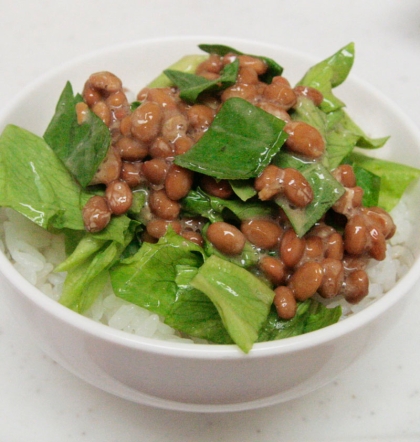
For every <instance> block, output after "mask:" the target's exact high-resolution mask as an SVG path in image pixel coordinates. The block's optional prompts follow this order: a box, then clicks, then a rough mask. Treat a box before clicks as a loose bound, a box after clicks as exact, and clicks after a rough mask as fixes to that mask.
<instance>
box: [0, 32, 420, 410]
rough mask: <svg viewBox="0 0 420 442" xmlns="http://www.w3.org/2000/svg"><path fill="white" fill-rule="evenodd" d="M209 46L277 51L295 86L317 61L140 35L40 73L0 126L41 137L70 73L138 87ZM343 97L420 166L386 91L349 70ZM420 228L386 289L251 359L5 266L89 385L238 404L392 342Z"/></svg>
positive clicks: (401, 157)
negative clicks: (112, 312) (84, 311)
mask: <svg viewBox="0 0 420 442" xmlns="http://www.w3.org/2000/svg"><path fill="white" fill-rule="evenodd" d="M211 42H214V43H223V44H227V45H230V46H233V47H236V48H238V49H240V50H242V51H244V52H248V53H253V54H260V55H265V56H268V57H272V58H274V59H275V60H276V61H278V62H279V63H280V64H281V65H282V66H284V67H285V76H286V77H287V78H288V79H290V80H291V81H292V83H293V82H295V81H297V80H299V79H300V78H301V76H302V75H303V73H304V72H305V71H306V70H307V68H308V67H310V66H311V65H312V64H313V63H314V62H317V61H319V60H313V59H311V58H308V57H307V56H305V55H302V54H297V53H295V52H292V51H289V50H287V49H284V48H281V47H277V46H273V45H268V44H259V43H255V42H251V41H244V40H237V39H230V38H223V39H219V38H214V37H194V38H168V39H159V40H148V41H141V42H133V43H129V44H125V45H121V46H115V47H112V48H108V49H105V50H102V51H99V52H96V53H94V54H90V55H89V56H85V57H83V58H80V59H77V60H75V61H72V62H70V63H67V64H66V65H64V66H61V67H60V68H59V69H57V70H55V71H53V72H50V73H48V74H47V75H45V76H43V77H42V78H40V79H39V80H37V81H36V82H35V83H33V84H32V85H30V86H29V87H27V88H26V89H25V90H24V91H23V92H22V93H21V94H20V96H19V97H17V98H16V100H15V101H14V102H13V103H12V104H11V105H10V106H8V107H7V108H6V109H4V110H3V112H2V113H1V115H0V131H1V130H3V128H4V126H5V125H6V124H8V123H13V124H16V125H19V126H22V127H24V128H26V129H28V130H31V131H33V132H35V133H38V134H39V135H41V134H42V133H43V132H44V130H45V128H46V126H47V124H48V122H49V120H50V118H51V116H52V114H53V112H54V108H55V104H56V101H57V99H58V96H59V94H60V92H61V90H62V88H63V86H64V84H65V82H66V81H67V80H70V81H71V83H72V85H73V87H74V90H75V91H81V90H82V87H83V84H84V82H85V80H86V79H87V78H88V76H89V75H90V74H91V73H92V72H96V71H100V70H109V71H111V72H113V73H115V74H116V75H118V76H119V77H120V78H121V79H122V80H123V83H124V85H125V86H126V87H128V88H130V89H131V90H133V91H138V90H140V89H141V87H142V86H143V85H145V84H147V83H148V82H149V81H150V80H151V79H153V78H154V77H155V76H156V75H157V74H159V73H160V72H161V71H162V70H163V69H164V68H166V67H167V66H169V65H170V64H172V63H173V62H174V61H176V60H177V59H179V58H180V57H181V56H183V55H185V54H188V53H197V52H198V51H199V50H198V48H197V44H199V43H211ZM337 49H339V48H337ZM360 50H363V48H361V49H360ZM325 55H326V56H328V55H330V54H325ZM338 95H339V96H340V98H342V99H343V101H344V102H346V103H347V107H348V109H349V113H350V115H351V116H353V118H354V119H355V120H356V122H362V123H363V124H362V126H363V128H364V129H365V130H367V131H369V132H370V133H371V134H372V135H373V136H384V135H387V134H390V135H391V136H392V137H391V140H390V141H389V143H388V144H387V147H386V148H383V149H381V151H380V155H381V156H382V157H383V158H389V159H393V160H395V161H398V162H402V163H405V164H409V165H414V166H417V167H419V166H420V160H419V158H420V134H419V132H418V130H417V128H416V127H415V126H414V125H413V124H412V123H410V121H409V120H408V118H407V117H406V116H405V115H404V114H403V113H402V112H401V111H399V110H398V109H397V108H396V106H395V105H394V104H392V103H391V102H390V101H389V100H388V99H387V98H386V97H384V96H382V95H381V94H380V93H378V92H377V91H375V90H374V89H373V88H372V87H370V86H369V85H366V84H365V83H363V82H362V81H360V80H356V79H355V78H354V77H352V76H350V78H349V79H347V80H346V82H345V84H344V85H343V86H340V88H339V92H338ZM401 146H404V149H400V147H401ZM413 210H419V209H415V208H413ZM414 216H418V214H414ZM416 229H417V232H413V234H412V237H411V238H410V242H412V243H413V244H414V246H413V253H414V255H415V257H416V261H415V263H414V265H413V266H412V267H411V268H410V270H409V271H408V272H407V273H406V274H405V276H403V277H402V278H401V279H400V281H399V282H398V283H397V285H396V286H395V287H394V288H393V289H391V290H390V291H389V292H388V293H387V294H386V295H385V296H383V297H382V298H381V299H379V300H377V301H376V302H375V303H373V304H372V305H370V306H368V307H366V308H365V309H364V310H362V311H361V312H359V313H357V314H355V315H353V316H351V317H349V318H347V319H345V320H343V321H340V322H339V323H337V324H335V325H332V326H330V327H327V328H324V329H321V330H319V331H315V332H312V333H309V334H306V335H302V336H297V337H292V338H288V339H284V340H280V341H274V342H267V343H259V344H256V345H255V346H254V348H253V349H252V350H251V352H250V353H249V354H248V355H245V354H243V353H242V352H241V351H240V350H238V348H237V347H236V346H231V345H225V346H221V345H198V344H185V343H174V342H165V341H158V340H153V339H148V338H142V337H138V336H134V335H130V334H128V333H125V332H121V331H118V330H115V329H112V328H110V327H108V326H105V325H102V324H99V323H96V322H94V321H93V320H90V319H87V318H85V317H83V316H81V315H79V314H77V313H74V312H73V311H70V310H68V309H67V308H65V307H63V306H61V305H60V304H58V303H57V302H55V301H53V300H52V299H50V298H48V297H47V296H46V295H44V294H43V293H41V292H40V291H39V290H38V289H36V288H34V287H33V286H32V285H31V284H30V283H29V282H27V281H26V280H25V279H24V278H23V277H22V276H21V275H20V274H19V273H18V272H17V271H16V270H15V269H14V267H13V266H12V264H11V263H10V262H9V261H8V259H7V258H6V257H5V255H4V254H0V269H1V272H2V273H3V276H4V278H3V279H4V280H5V281H7V282H8V286H9V287H8V288H7V289H6V290H4V295H5V296H4V298H5V299H6V300H7V302H8V304H9V306H10V309H11V311H12V312H13V313H14V315H15V317H16V319H17V321H18V322H19V324H22V326H25V327H27V329H28V330H29V333H30V334H31V335H32V336H33V337H34V338H35V340H36V341H37V342H38V343H39V345H40V347H41V348H42V349H43V350H44V351H45V352H46V353H47V354H48V355H50V356H51V357H52V358H53V359H54V360H56V361H57V362H58V363H60V364H61V365H63V366H64V367H66V368H67V369H68V370H70V371H71V372H73V373H74V374H76V375H77V376H79V377H80V378H82V379H84V380H85V381H87V382H89V383H90V384H92V385H95V386H97V387H99V388H101V389H103V390H105V391H107V392H110V393H113V394H115V395H117V396H120V397H123V398H126V399H128V400H131V401H134V402H137V403H141V404H147V405H151V406H156V407H161V408H167V409H174V410H185V411H200V412H212V411H239V410H246V409H252V408H257V407H262V406H267V405H270V404H275V403H279V402H283V401H287V400H290V399H293V398H296V397H299V396H302V395H304V394H307V393H309V392H311V391H313V390H315V389H317V388H319V387H321V386H323V385H325V384H327V383H329V382H331V381H332V380H333V379H334V378H335V377H336V376H337V375H338V374H339V373H340V372H342V370H344V369H346V368H348V367H349V366H350V365H351V364H352V362H353V361H355V360H356V359H358V358H359V357H360V355H362V354H364V353H366V352H367V351H369V348H371V347H372V346H373V345H375V343H377V342H378V340H380V339H383V338H384V336H385V335H386V331H388V330H389V329H390V328H391V325H392V323H393V322H394V321H397V320H398V312H399V311H400V309H401V308H402V307H403V305H404V302H401V301H402V299H403V298H404V297H405V295H406V294H407V292H408V291H409V289H410V288H411V287H412V286H413V285H414V283H415V281H416V280H417V279H418V275H419V274H420V260H419V258H418V256H419V253H420V247H419V245H418V241H417V238H418V237H419V232H418V230H419V227H418V226H417V227H416ZM411 240H412V241H411ZM368 375H369V374H367V376H368Z"/></svg>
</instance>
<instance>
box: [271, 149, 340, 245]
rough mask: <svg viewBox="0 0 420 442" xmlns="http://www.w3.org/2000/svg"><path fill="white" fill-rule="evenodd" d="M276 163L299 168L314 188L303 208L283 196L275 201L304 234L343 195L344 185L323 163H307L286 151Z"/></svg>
mask: <svg viewBox="0 0 420 442" xmlns="http://www.w3.org/2000/svg"><path fill="white" fill-rule="evenodd" d="M274 163H275V165H276V166H278V167H281V168H286V167H293V168H294V169H297V170H299V171H300V172H301V173H302V175H303V176H304V177H305V178H306V180H307V181H308V182H309V185H310V186H311V188H312V191H313V194H314V198H313V200H312V202H311V203H309V204H308V205H307V206H306V207H303V208H299V207H294V206H291V205H290V204H289V202H288V200H287V199H286V198H284V197H283V196H280V197H278V198H275V202H276V203H277V204H278V205H279V206H280V207H281V208H282V209H283V210H284V212H285V213H286V215H287V217H288V219H289V221H290V222H291V224H292V226H293V228H294V229H295V231H296V233H297V234H298V235H299V236H303V235H304V234H305V233H306V232H307V231H308V230H309V229H310V228H311V227H312V226H313V225H314V224H315V223H316V222H317V221H319V220H320V219H321V218H322V216H323V215H324V214H325V213H326V212H327V210H328V209H329V208H330V207H331V206H332V205H333V204H334V203H335V202H336V201H337V200H338V199H339V198H340V197H341V195H343V193H344V187H343V186H342V185H341V184H340V183H339V182H338V181H337V180H336V179H335V178H334V177H333V176H332V175H331V173H330V172H329V171H328V169H327V168H326V167H325V166H323V165H322V164H321V163H318V162H310V163H306V162H304V161H301V160H299V159H298V158H296V157H294V156H293V155H290V154H288V153H285V152H280V154H279V155H277V156H276V158H275V161H274Z"/></svg>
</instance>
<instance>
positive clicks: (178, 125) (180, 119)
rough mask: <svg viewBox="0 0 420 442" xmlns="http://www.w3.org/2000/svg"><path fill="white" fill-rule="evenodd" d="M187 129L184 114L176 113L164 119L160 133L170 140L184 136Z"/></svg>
mask: <svg viewBox="0 0 420 442" xmlns="http://www.w3.org/2000/svg"><path fill="white" fill-rule="evenodd" d="M187 130H188V120H187V118H186V117H185V115H183V114H181V113H178V114H175V115H173V116H171V117H170V118H168V119H166V120H165V121H164V122H163V125H162V135H163V136H164V137H165V138H166V139H167V140H168V141H170V142H174V141H175V140H176V139H177V138H179V137H183V136H185V134H186V133H187Z"/></svg>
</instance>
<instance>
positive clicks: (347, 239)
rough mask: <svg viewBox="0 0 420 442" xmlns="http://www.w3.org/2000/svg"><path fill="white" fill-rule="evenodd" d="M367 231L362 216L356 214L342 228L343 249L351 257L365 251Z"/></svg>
mask: <svg viewBox="0 0 420 442" xmlns="http://www.w3.org/2000/svg"><path fill="white" fill-rule="evenodd" d="M367 235H368V231H367V228H366V224H365V221H364V219H363V216H361V215H359V214H356V215H354V216H353V217H352V218H350V219H349V221H348V222H347V224H346V226H345V228H344V249H345V251H346V252H347V253H349V254H351V255H361V254H362V253H363V252H365V251H366V247H367V242H368V236H367Z"/></svg>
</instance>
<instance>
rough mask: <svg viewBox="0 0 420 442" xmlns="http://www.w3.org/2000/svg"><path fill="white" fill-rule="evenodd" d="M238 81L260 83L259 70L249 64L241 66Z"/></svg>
mask: <svg viewBox="0 0 420 442" xmlns="http://www.w3.org/2000/svg"><path fill="white" fill-rule="evenodd" d="M237 82H238V83H242V84H258V82H259V79H258V74H257V71H256V70H255V69H253V68H252V67H249V66H243V67H241V68H240V69H239V72H238V79H237Z"/></svg>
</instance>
